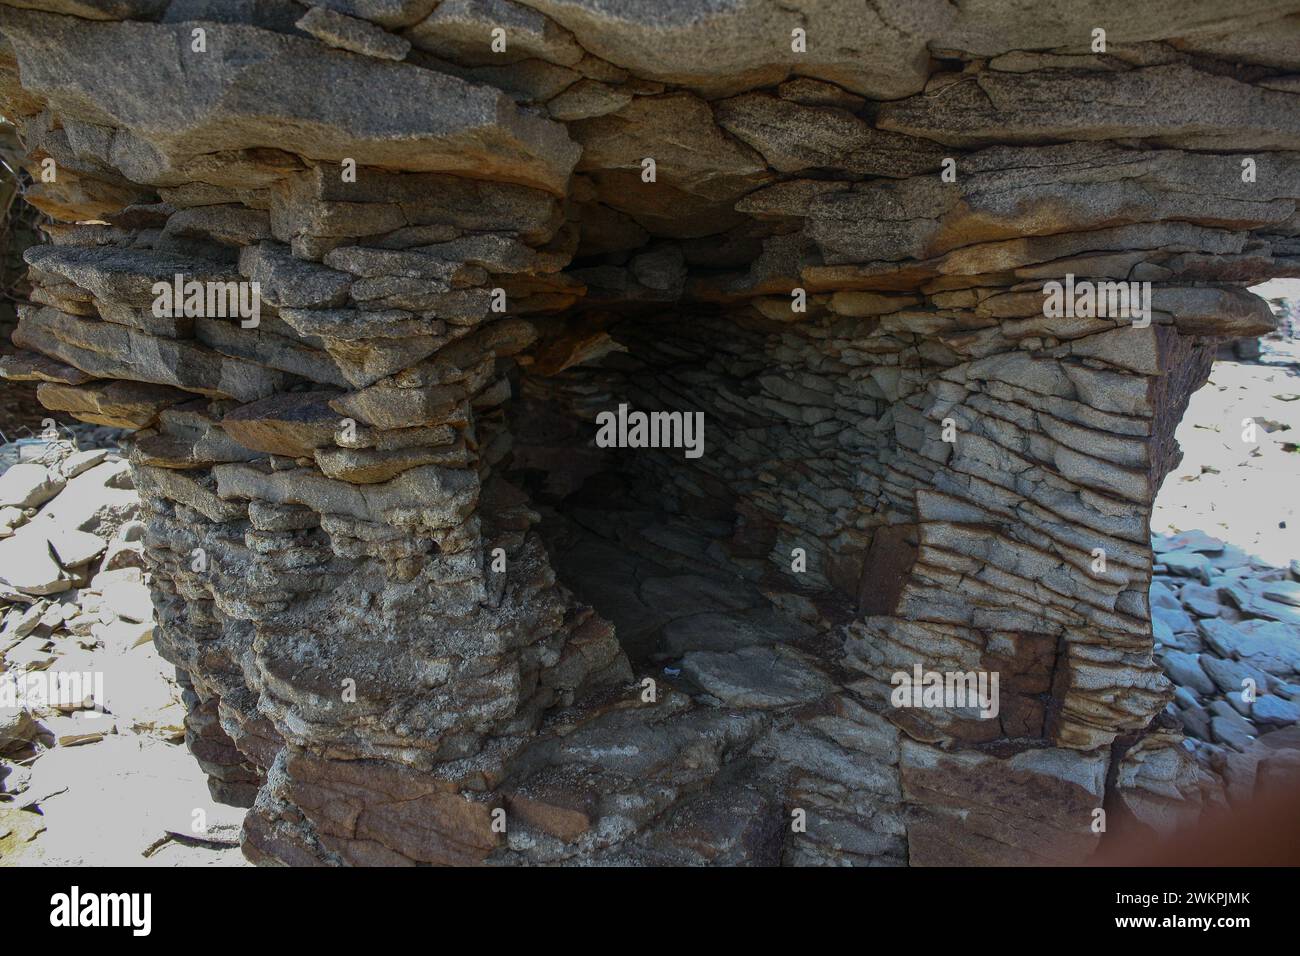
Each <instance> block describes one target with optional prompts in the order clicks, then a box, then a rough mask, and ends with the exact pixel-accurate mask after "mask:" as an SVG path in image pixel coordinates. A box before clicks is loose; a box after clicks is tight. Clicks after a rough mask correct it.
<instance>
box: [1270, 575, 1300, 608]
mask: <svg viewBox="0 0 1300 956" xmlns="http://www.w3.org/2000/svg"><path fill="white" fill-rule="evenodd" d="M1263 594H1264V597H1266V598H1268V599H1269V600H1270V601H1278V602H1280V603H1282V604H1290V605H1291V606H1292V607H1300V581H1274V582H1272V583H1270V584H1266V585H1264V591H1263Z"/></svg>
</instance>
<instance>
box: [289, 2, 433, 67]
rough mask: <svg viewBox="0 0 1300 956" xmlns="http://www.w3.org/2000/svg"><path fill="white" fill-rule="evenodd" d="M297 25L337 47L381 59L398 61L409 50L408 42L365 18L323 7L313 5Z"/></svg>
mask: <svg viewBox="0 0 1300 956" xmlns="http://www.w3.org/2000/svg"><path fill="white" fill-rule="evenodd" d="M296 26H297V27H298V29H300V30H304V31H306V32H307V33H310V34H311V35H312V36H314V37H315V38H316V39H317V40H320V41H321V42H322V43H325V44H328V45H329V46H332V47H338V48H339V49H340V50H350V51H351V52H353V53H361V54H364V55H365V56H374V57H379V58H380V59H383V60H401V59H403V58H405V56H406V54H407V53H409V52H411V41H410V40H407V39H404V38H403V37H399V36H395V35H394V34H392V33H389V32H387V31H386V30H382V29H380V28H379V27H377V26H375V25H374V24H373V23H369V22H367V21H365V20H358V19H357V18H355V17H349V16H345V15H344V14H341V13H335V12H334V11H333V10H327V9H325V8H324V7H312V8H311V9H310V10H308V11H307V13H306V14H304V15H303V17H302V19H300V20H299V21H298V22H297V24H296Z"/></svg>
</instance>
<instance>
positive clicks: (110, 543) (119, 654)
mask: <svg viewBox="0 0 1300 956" xmlns="http://www.w3.org/2000/svg"><path fill="white" fill-rule="evenodd" d="M120 435H121V433H120V432H119V431H118V430H117V429H111V428H103V427H100V428H94V427H90V426H76V427H75V428H74V429H73V430H72V434H71V437H67V436H66V434H65V433H62V432H61V433H60V434H59V435H58V436H57V437H56V436H49V437H48V438H43V439H30V440H26V441H21V442H15V443H12V444H10V445H7V446H5V447H4V448H3V449H0V461H3V463H2V464H0V514H2V515H3V521H4V524H3V525H0V654H2V661H3V663H2V664H0V682H3V685H2V686H3V691H0V751H2V752H3V756H0V794H2V797H0V799H3V801H4V805H3V808H0V815H2V817H3V826H4V828H5V829H6V831H7V832H6V836H5V837H4V838H3V839H0V856H2V857H3V859H4V861H5V863H6V864H12V863H14V862H21V863H33V862H36V861H38V860H39V861H41V862H46V863H52V862H77V863H82V862H98V863H108V862H116V863H123V862H131V861H135V862H141V859H140V856H141V854H142V853H143V852H144V851H146V850H152V851H153V852H157V850H158V849H159V845H156V844H158V843H159V841H162V840H164V839H166V836H167V834H166V831H165V829H164V828H163V827H161V826H158V825H156V823H155V824H154V825H153V826H152V828H147V829H146V830H145V832H144V833H142V834H133V835H134V836H138V837H139V838H138V839H137V840H136V841H135V844H134V845H132V844H130V842H129V840H126V839H125V838H124V840H123V843H122V844H121V847H120V848H124V849H125V852H126V853H129V854H130V856H126V857H124V856H120V855H119V856H115V855H114V854H113V853H112V852H97V851H96V850H95V848H88V847H84V846H83V847H78V846H77V831H78V829H84V825H83V824H82V823H81V822H80V821H79V814H78V810H81V812H82V813H84V808H83V807H82V805H83V804H84V803H85V802H94V801H95V800H96V799H98V800H100V801H101V808H102V812H103V813H104V814H105V815H106V816H107V817H108V818H109V819H110V820H111V823H110V824H109V827H110V828H114V829H115V828H117V827H118V826H119V825H120V824H121V822H122V821H123V820H124V819H127V820H129V819H132V818H139V817H140V816H141V815H142V810H143V806H137V807H136V809H135V812H134V813H133V814H131V813H130V811H129V810H128V811H126V812H127V813H128V814H130V815H129V816H124V815H123V814H121V813H117V812H113V811H112V810H110V809H109V808H108V804H110V803H111V795H112V793H113V792H114V788H113V787H112V786H110V785H106V784H105V783H104V780H105V778H106V777H110V776H111V775H112V773H113V765H114V763H126V764H127V766H129V767H130V768H131V770H132V771H133V772H135V773H137V774H138V773H140V772H141V768H142V767H144V766H148V765H149V762H148V761H143V762H142V760H143V758H140V757H138V756H135V755H136V754H138V753H141V751H140V750H138V749H136V748H137V747H143V748H145V750H144V752H147V753H150V754H160V753H161V752H162V751H161V750H160V749H158V748H165V747H166V746H167V743H166V742H170V743H179V742H180V741H182V740H184V738H185V724H184V722H185V705H184V704H183V703H182V698H183V696H184V695H186V694H187V693H189V694H191V696H192V693H191V692H189V691H187V690H186V689H185V688H184V687H182V686H180V685H178V684H177V682H176V680H175V668H174V667H173V666H172V665H170V664H168V663H167V662H166V661H164V660H162V659H161V658H160V657H159V655H158V653H157V651H156V649H155V647H154V644H153V636H154V610H153V604H152V601H151V599H150V594H149V586H148V582H149V572H148V571H147V569H146V564H145V560H144V547H143V541H142V538H143V530H144V529H143V525H142V524H141V522H140V521H139V510H140V500H139V496H138V495H137V494H136V492H135V490H134V488H133V486H132V482H131V474H130V471H129V467H128V464H127V462H126V461H125V460H124V458H123V456H122V454H121V453H120V450H119V448H118V446H117V443H116V441H115V440H114V439H115V438H116V437H118V436H120ZM33 681H35V685H33ZM65 687H66V691H65V690H63V688H65ZM92 745H94V746H92ZM123 748H126V749H123ZM106 749H107V750H111V751H112V752H113V753H114V754H116V755H117V756H116V758H113V757H109V756H108V755H107V753H106V752H105V750H106ZM127 753H129V754H132V756H130V757H127V758H125V759H123V757H122V756H121V755H122V754H127ZM171 776H173V777H174V776H175V774H174V772H173V774H172V775H171ZM69 791H75V793H73V794H71V795H69ZM153 793H154V795H155V796H157V795H158V793H159V791H158V790H156V789H155V790H154V791H153ZM106 796H107V797H109V798H110V799H108V800H106V799H105V798H106ZM136 799H137V800H141V797H140V796H139V795H137V798H136ZM146 799H147V798H146ZM191 802H193V801H191ZM182 833H183V835H184V836H185V837H186V838H189V837H191V836H192V835H193V833H192V831H191V830H190V829H189V828H185V829H184V830H183V831H182ZM204 841H205V843H206V844H208V845H210V844H211V842H212V840H211V835H210V834H205V835H204ZM110 842H111V841H110ZM217 842H218V843H221V844H224V845H226V846H230V837H229V834H227V835H225V836H224V837H222V838H221V839H220V840H218V841H217ZM114 846H115V848H119V847H118V845H117V844H116V843H115V844H114ZM172 856H173V855H171V854H168V856H167V858H168V859H169V860H170V859H172ZM187 859H189V861H190V862H193V859H192V858H187Z"/></svg>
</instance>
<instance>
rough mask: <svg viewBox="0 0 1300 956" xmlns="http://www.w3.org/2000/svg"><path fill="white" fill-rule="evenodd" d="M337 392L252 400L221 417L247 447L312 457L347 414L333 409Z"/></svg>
mask: <svg viewBox="0 0 1300 956" xmlns="http://www.w3.org/2000/svg"><path fill="white" fill-rule="evenodd" d="M338 394H339V393H337V392H324V391H311V392H290V393H288V394H285V395H275V396H273V397H271V398H267V399H263V400H262V401H260V402H251V403H249V404H248V405H242V406H240V407H239V408H237V409H235V410H234V411H232V412H231V413H230V414H229V415H227V416H226V417H225V418H223V419H222V420H221V427H222V429H223V430H224V431H225V432H226V434H228V435H229V436H230V437H231V438H233V439H234V440H235V441H237V442H239V444H241V445H243V446H244V447H245V448H251V449H253V450H255V451H262V452H267V453H269V454H273V455H284V456H285V457H286V458H309V457H311V455H312V453H313V452H314V451H315V450H316V449H317V448H320V447H322V446H325V445H329V444H331V443H332V442H333V441H334V435H335V432H337V431H338V429H339V423H340V422H341V421H342V420H343V416H341V415H339V414H338V413H337V412H335V411H334V410H333V409H331V408H330V406H329V403H330V401H331V400H332V399H334V398H336V397H337V396H338Z"/></svg>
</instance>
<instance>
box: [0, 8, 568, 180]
mask: <svg viewBox="0 0 1300 956" xmlns="http://www.w3.org/2000/svg"><path fill="white" fill-rule="evenodd" d="M205 29H206V30H207V42H208V45H209V47H210V48H212V49H219V50H220V49H225V50H230V49H238V50H239V51H240V56H239V57H237V58H225V59H220V60H217V59H213V60H212V61H211V62H210V63H209V68H208V69H204V70H193V69H190V68H189V67H188V66H187V64H188V54H187V53H185V52H181V51H188V50H189V43H190V30H191V26H190V24H186V23H140V22H125V23H93V22H90V21H86V20H73V19H69V20H67V21H56V20H53V19H51V18H49V17H41V16H39V15H34V14H29V13H27V12H26V11H15V12H13V13H10V14H7V15H6V22H5V35H6V37H7V38H8V39H9V40H10V42H11V43H12V44H13V49H14V52H15V53H16V55H17V58H18V62H19V70H20V72H21V75H22V80H23V85H24V88H25V89H26V90H28V91H31V92H33V93H36V94H38V95H41V96H44V97H47V98H48V101H49V104H50V107H51V108H52V109H54V110H56V111H59V112H61V113H71V114H73V115H75V114H77V113H79V112H81V111H84V110H93V111H94V112H95V114H96V115H97V116H98V117H99V118H101V120H102V121H103V122H105V123H107V124H110V125H113V126H116V127H117V128H118V129H119V130H120V131H126V130H130V131H131V133H130V137H133V138H136V139H137V140H143V141H145V142H147V144H148V146H149V147H151V148H149V149H143V150H136V151H135V152H134V153H127V152H124V155H123V156H121V157H120V158H119V157H115V158H117V161H118V163H119V168H121V169H122V171H123V172H124V173H125V174H126V175H127V176H128V177H129V178H130V179H131V180H133V181H135V182H156V181H159V180H161V179H167V178H170V177H173V176H176V175H177V174H178V172H182V173H183V171H185V170H186V168H187V166H189V165H190V164H191V163H192V162H194V161H195V160H196V155H197V154H200V153H201V154H211V153H220V152H222V151H223V150H228V151H231V152H238V151H240V150H246V149H249V148H251V147H263V148H269V149H275V148H278V147H280V146H282V145H283V144H284V140H283V137H284V135H285V130H286V129H292V130H293V138H294V141H293V144H292V148H293V149H294V151H295V152H296V153H297V154H298V155H300V156H303V157H307V158H310V159H316V160H322V161H326V162H338V161H340V160H342V159H344V158H345V157H347V158H352V159H355V160H356V161H357V164H358V165H360V166H385V167H389V168H407V169H415V170H430V171H442V172H458V173H462V174H470V175H472V174H476V173H478V174H482V173H491V174H494V175H496V176H497V177H499V178H502V179H506V180H510V181H514V182H521V183H527V184H531V185H535V186H539V187H541V188H543V189H546V190H548V191H550V192H553V193H556V194H562V193H563V192H564V186H565V182H566V181H567V178H568V174H569V171H570V170H571V169H572V167H573V163H574V162H575V161H576V159H577V156H578V148H577V146H575V145H574V144H573V142H572V141H570V140H569V138H568V137H567V136H566V135H565V132H564V128H563V127H562V126H560V125H559V124H556V123H554V122H552V121H550V120H545V119H541V118H539V117H536V116H531V115H528V114H526V113H523V112H521V111H520V110H518V109H517V108H516V107H515V104H514V103H513V102H511V100H510V99H509V97H507V96H506V95H505V94H504V93H502V92H500V91H499V90H496V89H494V88H492V87H490V86H484V85H478V84H472V83H467V82H465V81H463V80H460V79H457V78H456V77H453V76H450V75H448V74H445V73H440V72H436V71H434V70H425V69H420V68H419V67H415V66H410V65H408V64H405V63H393V62H390V61H386V60H378V59H374V58H372V57H362V56H355V55H353V54H351V53H346V52H342V51H337V50H329V49H326V50H322V49H321V46H320V44H319V43H318V42H317V41H315V40H309V39H307V38H305V37H297V36H287V35H284V34H280V33H273V32H271V31H268V30H259V29H256V28H254V27H249V26H245V25H243V24H225V23H209V24H208V25H207V26H206V27H205ZM485 42H486V41H485ZM125 59H130V60H131V61H132V62H136V63H137V64H139V65H140V69H137V70H136V71H135V73H134V74H133V77H132V83H131V85H130V88H129V89H128V88H127V87H125V86H123V84H121V83H120V82H118V81H117V80H116V76H117V73H116V71H115V66H116V65H117V64H119V63H121V62H122V61H123V60H125ZM395 89H400V90H402V91H403V94H404V95H403V96H402V97H400V98H396V99H394V98H393V97H392V96H391V95H390V94H391V92H392V91H393V90H395ZM375 103H386V104H387V106H386V108H385V109H375V108H374V104H375ZM430 103H437V104H438V107H439V108H438V109H436V110H430V109H429V108H428V104H430ZM119 138H120V139H122V141H123V145H125V143H126V142H127V140H128V137H127V136H125V135H124V134H123V133H119Z"/></svg>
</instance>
